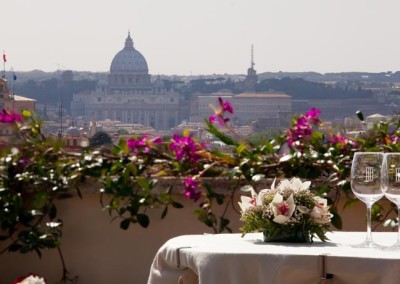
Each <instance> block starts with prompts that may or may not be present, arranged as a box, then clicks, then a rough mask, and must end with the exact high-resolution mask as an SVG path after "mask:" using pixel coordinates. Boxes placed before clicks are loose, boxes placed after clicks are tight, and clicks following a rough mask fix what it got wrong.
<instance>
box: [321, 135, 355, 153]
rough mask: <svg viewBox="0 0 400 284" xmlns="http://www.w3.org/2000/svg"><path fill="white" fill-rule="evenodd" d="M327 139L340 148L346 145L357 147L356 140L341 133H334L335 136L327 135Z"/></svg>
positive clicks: (342, 148) (344, 147)
mask: <svg viewBox="0 0 400 284" xmlns="http://www.w3.org/2000/svg"><path fill="white" fill-rule="evenodd" d="M328 140H329V141H330V142H331V143H332V144H336V145H337V146H338V147H339V148H340V149H341V150H345V149H346V147H347V146H351V147H354V148H357V147H358V146H359V145H358V143H357V142H356V141H353V140H351V139H349V138H347V137H345V136H343V135H342V134H341V133H338V134H336V136H334V135H331V136H329V137H328Z"/></svg>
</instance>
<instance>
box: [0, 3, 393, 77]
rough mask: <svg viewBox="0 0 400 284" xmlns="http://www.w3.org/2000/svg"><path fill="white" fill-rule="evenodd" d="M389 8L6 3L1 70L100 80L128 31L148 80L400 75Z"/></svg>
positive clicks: (1, 20)
mask: <svg viewBox="0 0 400 284" xmlns="http://www.w3.org/2000/svg"><path fill="white" fill-rule="evenodd" d="M399 13H400V1H399V0H196V1H195V0H112V1H110V0H68V1H61V0H13V1H11V0H9V1H2V3H1V17H0V52H1V51H2V50H5V52H6V55H7V59H8V62H7V65H6V69H7V70H9V69H10V68H13V69H14V70H23V71H29V70H33V69H41V70H45V71H54V70H57V69H63V70H64V69H72V70H82V71H83V70H87V71H108V70H109V68H110V64H111V61H112V59H113V57H114V55H115V54H116V53H117V52H118V51H120V50H121V49H122V48H123V46H124V42H125V38H126V36H127V33H128V30H130V31H131V35H132V38H133V41H134V45H135V48H136V49H137V50H139V51H140V52H141V53H142V54H143V55H144V56H145V58H146V60H147V63H148V65H149V70H150V73H151V74H153V75H157V74H168V75H172V74H177V75H190V74H193V75H198V74H213V73H216V74H224V73H228V74H238V73H246V70H247V68H248V67H249V65H250V49H251V48H250V46H251V44H254V58H255V63H256V65H255V69H256V70H257V72H259V73H261V72H266V71H272V72H276V71H292V72H293V71H317V72H322V73H325V72H340V71H366V72H381V71H397V70H400V29H399V28H400V19H399Z"/></svg>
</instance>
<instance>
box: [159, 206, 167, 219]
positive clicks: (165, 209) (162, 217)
mask: <svg viewBox="0 0 400 284" xmlns="http://www.w3.org/2000/svg"><path fill="white" fill-rule="evenodd" d="M167 213H168V206H165V208H164V210H163V212H162V214H161V219H164V218H165V216H167Z"/></svg>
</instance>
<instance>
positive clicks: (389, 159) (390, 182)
mask: <svg viewBox="0 0 400 284" xmlns="http://www.w3.org/2000/svg"><path fill="white" fill-rule="evenodd" d="M383 173H384V174H383V176H382V177H383V187H382V191H383V192H384V194H385V196H386V198H387V199H389V200H390V201H392V202H393V203H394V204H396V206H397V212H398V218H399V219H398V220H400V153H387V154H385V158H384V161H383ZM389 249H400V224H399V225H398V236H397V242H396V243H395V244H394V245H393V246H390V247H389Z"/></svg>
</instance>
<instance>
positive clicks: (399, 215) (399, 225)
mask: <svg viewBox="0 0 400 284" xmlns="http://www.w3.org/2000/svg"><path fill="white" fill-rule="evenodd" d="M397 231H398V233H397V243H398V244H400V206H397Z"/></svg>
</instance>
